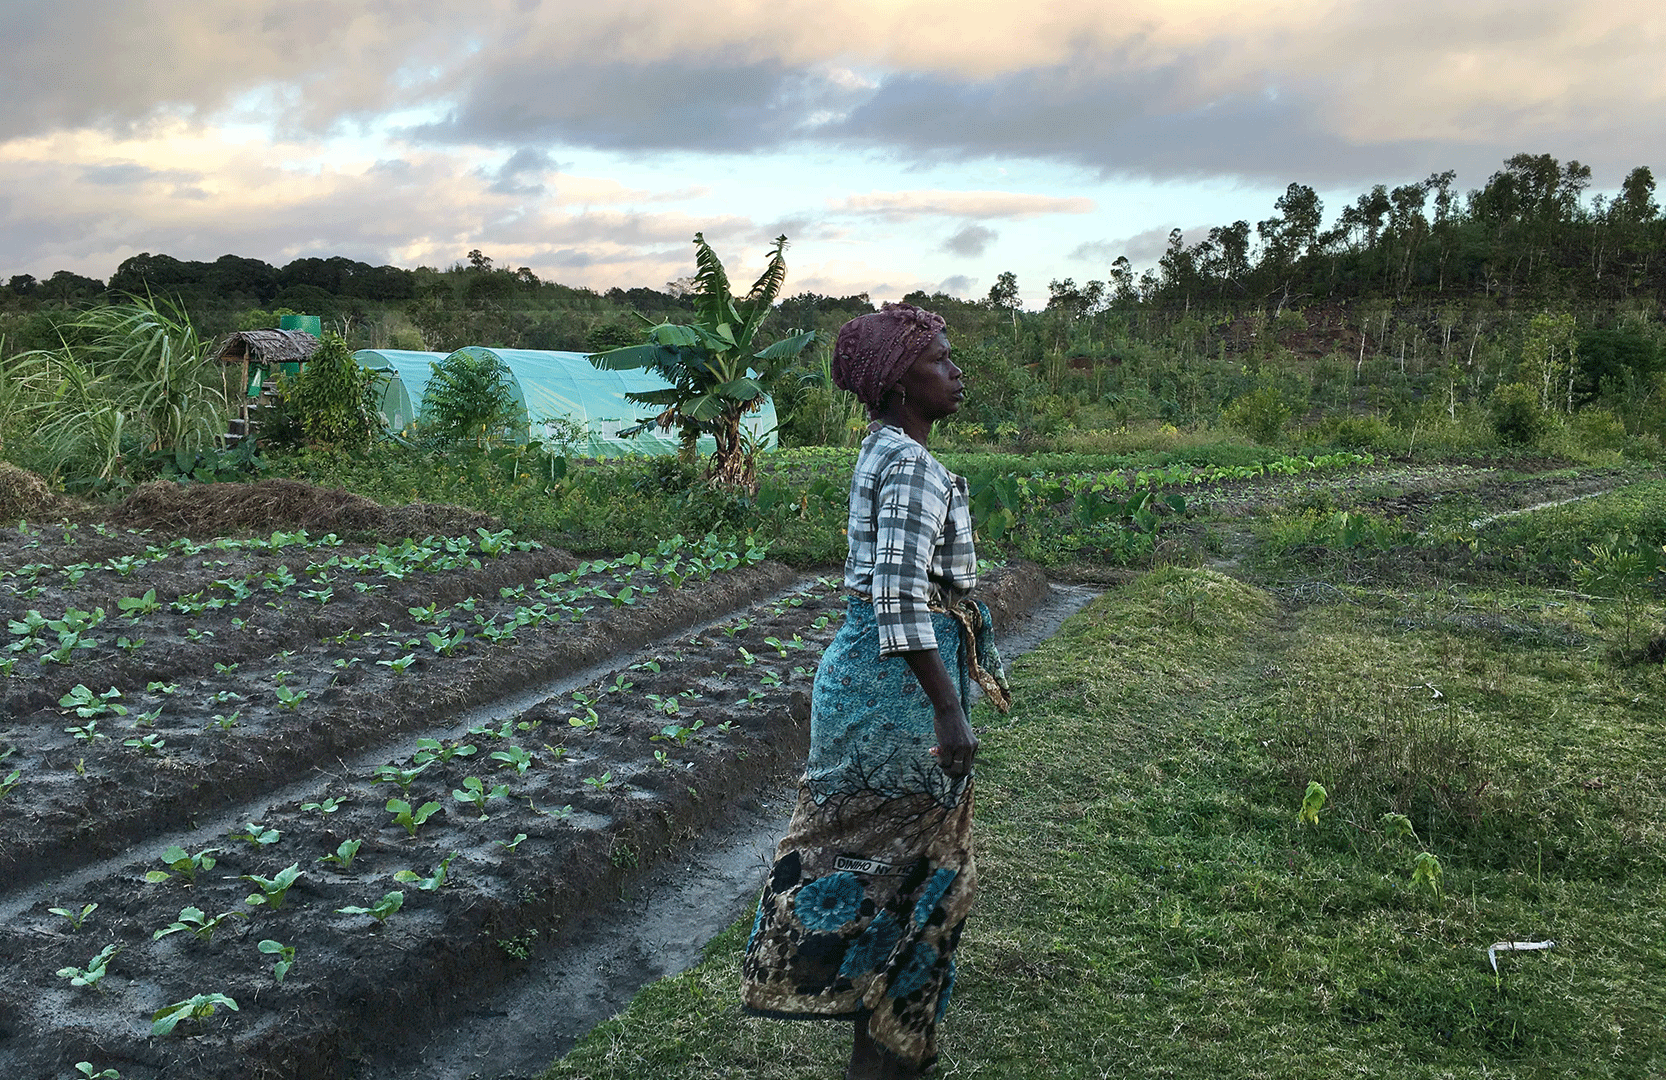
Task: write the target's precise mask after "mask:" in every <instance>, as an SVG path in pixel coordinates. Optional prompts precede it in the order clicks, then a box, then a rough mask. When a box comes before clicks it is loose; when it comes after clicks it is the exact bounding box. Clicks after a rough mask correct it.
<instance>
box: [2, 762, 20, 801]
mask: <svg viewBox="0 0 1666 1080" xmlns="http://www.w3.org/2000/svg"><path fill="white" fill-rule="evenodd" d="M22 775H23V770H22V769H13V770H12V771H11V773H10V774H9V775H7V777H6V778H5V779H4V780H0V799H4V798H5V797H6V796H7V795H10V794H11V791H12V788H14V787H16V786H17V785H18V780H19V778H20V777H21V776H22Z"/></svg>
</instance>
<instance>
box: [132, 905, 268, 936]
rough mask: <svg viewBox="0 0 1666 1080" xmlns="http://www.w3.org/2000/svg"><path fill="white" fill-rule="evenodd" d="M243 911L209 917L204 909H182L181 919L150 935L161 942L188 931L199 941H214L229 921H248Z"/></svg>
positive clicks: (180, 912) (226, 912) (225, 912)
mask: <svg viewBox="0 0 1666 1080" xmlns="http://www.w3.org/2000/svg"><path fill="white" fill-rule="evenodd" d="M247 918H248V916H247V915H245V914H243V913H242V912H241V911H222V912H220V914H218V915H208V914H206V913H205V912H204V911H203V910H202V908H198V907H182V908H180V909H179V918H178V919H176V920H174V921H173V922H171V923H169V924H168V925H167V926H164V927H163V928H162V929H160V930H158V931H156V932H155V933H153V934H151V935H150V939H151V940H152V941H161V940H162V939H163V938H165V937H167V936H168V935H169V934H178V933H182V932H184V931H186V930H189V931H190V932H191V933H193V934H195V935H196V937H197V940H199V941H213V940H214V931H216V930H218V929H219V928H220V926H221V925H222V924H223V923H224V922H225V921H226V920H227V919H247Z"/></svg>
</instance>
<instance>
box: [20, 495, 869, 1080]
mask: <svg viewBox="0 0 1666 1080" xmlns="http://www.w3.org/2000/svg"><path fill="white" fill-rule="evenodd" d="M783 590H785V591H783ZM840 593H841V590H840V589H839V588H838V585H837V582H836V581H835V580H833V579H831V578H823V579H813V578H802V577H795V575H793V574H792V573H791V572H790V571H787V570H785V569H784V568H781V567H779V566H776V565H774V564H770V563H767V562H764V561H763V552H762V551H760V550H758V549H755V548H749V547H748V546H747V545H745V544H744V543H742V544H739V545H736V544H732V543H725V542H723V541H722V540H720V539H718V538H716V537H706V538H703V539H701V540H697V541H684V540H681V539H680V538H679V539H678V540H676V541H672V542H669V543H667V544H665V545H662V546H661V547H660V548H659V549H658V550H655V551H651V552H642V553H638V554H633V555H627V556H624V557H622V558H619V559H609V560H602V561H587V562H580V561H578V560H575V559H573V558H572V557H570V556H567V555H564V554H561V553H556V552H551V551H545V550H541V549H539V548H538V547H537V546H536V545H532V544H525V543H519V542H517V541H516V540H515V539H514V538H513V537H512V536H510V535H508V534H506V533H503V532H497V533H494V532H489V531H486V530H477V531H476V533H475V534H474V535H472V536H468V537H453V538H448V539H434V538H430V539H427V540H421V541H417V540H407V541H405V542H403V543H399V544H392V545H389V544H377V545H364V544H344V543H341V542H340V541H339V540H337V539H336V538H334V537H330V536H324V537H318V536H308V535H306V534H304V533H293V534H285V533H278V534H274V535H272V536H271V537H268V538H265V539H257V540H216V541H211V542H206V543H204V542H199V541H193V540H169V539H166V538H158V537H154V536H149V535H139V534H132V533H124V532H116V531H113V530H110V529H107V528H104V527H96V526H83V527H81V528H73V527H65V526H57V527H50V526H44V527H36V526H28V527H25V528H23V529H20V530H9V531H7V532H5V533H4V534H0V618H3V619H4V622H5V624H6V629H7V633H6V635H5V637H4V638H3V639H0V669H3V670H4V672H5V677H3V678H0V755H4V756H3V759H0V786H3V787H4V791H5V794H4V796H3V797H0V836H3V837H4V840H3V841H0V909H3V912H4V916H5V917H4V923H3V925H4V930H0V1075H4V1076H7V1077H11V1076H18V1077H33V1076H76V1075H83V1074H91V1075H97V1074H98V1073H99V1072H100V1071H102V1070H104V1069H107V1068H114V1069H117V1070H119V1071H120V1074H121V1075H122V1076H123V1077H127V1078H133V1077H152V1076H162V1075H170V1076H171V1075H189V1076H200V1077H213V1076H252V1075H272V1076H278V1075H283V1076H292V1075H306V1076H328V1075H339V1074H341V1073H343V1072H344V1071H347V1070H348V1069H349V1067H350V1065H349V1063H350V1061H351V1059H352V1056H353V1052H354V1047H355V1046H356V1045H358V1044H359V1043H360V1042H361V1041H362V1040H363V1039H365V1038H367V1037H368V1036H369V1034H370V1033H375V1034H376V1035H378V1036H386V1035H392V1036H393V1037H398V1033H399V1032H400V1031H420V1030H421V1029H422V1028H423V1026H424V1025H426V1024H427V1023H429V1022H430V1021H431V1020H433V1019H434V1018H437V1017H439V1016H443V1015H446V1014H455V1013H456V1012H457V1011H458V1010H462V1009H466V1008H467V1007H468V1006H469V1003H470V1001H471V1000H472V998H473V996H474V995H475V994H478V993H479V992H481V991H483V990H484V989H485V988H487V987H489V986H491V985H493V984H495V983H496V982H498V981H499V980H501V979H502V978H504V977H505V975H506V974H507V973H509V972H511V971H512V970H513V969H514V967H515V965H517V964H520V963H522V962H524V961H525V960H526V959H527V958H529V957H535V955H536V953H537V950H538V949H539V948H541V947H550V946H551V945H552V944H555V943H557V942H558V940H559V937H560V933H561V929H562V926H563V923H564V921H565V920H567V919H568V918H569V917H570V916H571V915H573V914H575V913H578V912H582V911H583V910H584V909H585V908H586V907H587V906H588V905H590V904H591V903H592V901H593V900H594V899H596V898H598V897H605V896H608V895H616V890H617V887H618V884H619V882H620V881H621V880H622V878H623V877H624V876H625V875H627V874H629V873H630V872H631V871H632V870H633V869H634V868H636V867H637V866H639V865H643V864H645V863H647V862H649V861H651V860H653V859H654V858H656V857H657V856H658V855H659V854H660V853H661V852H662V851H664V850H665V849H666V848H667V846H668V845H671V844H674V843H676V842H679V841H681V840H684V839H686V838H688V837H690V836H692V835H694V834H695V833H696V832H697V831H698V830H700V829H701V828H703V827H705V826H706V825H708V824H710V823H711V822H712V821H714V820H715V819H717V818H718V817H719V816H721V814H722V812H723V807H724V805H725V802H726V800H727V799H728V798H729V797H731V796H732V795H734V794H736V793H739V792H747V791H751V790H753V789H754V788H755V787H756V786H757V785H758V783H759V782H760V781H761V780H762V779H764V778H766V777H769V776H772V775H784V774H785V773H786V772H787V771H789V770H792V769H796V768H797V767H798V766H799V765H800V763H801V761H802V755H803V746H804V741H805V738H806V732H805V730H804V728H805V725H804V723H803V721H804V719H805V717H806V716H807V712H808V710H807V703H806V701H805V698H804V694H805V692H807V690H808V687H809V682H810V675H811V673H812V672H813V671H814V668H815V666H816V663H817V660H818V658H819V654H820V650H821V648H822V647H823V646H824V645H825V643H826V641H827V640H829V639H830V638H831V635H832V634H833V633H834V632H835V631H836V629H837V627H838V620H839V618H840V617H841V615H842V611H843V599H842V596H841V595H840ZM720 615H726V618H725V619H724V620H723V622H722V624H721V625H720V626H717V627H713V628H710V629H704V630H699V631H698V632H691V631H693V630H694V629H695V628H697V627H699V626H700V625H702V624H704V623H705V622H707V621H708V620H710V619H712V618H714V617H717V616H720ZM668 635H670V637H669V638H668ZM656 640H659V641H661V642H662V644H661V645H659V646H656V647H655V648H654V649H652V650H650V651H649V652H647V653H637V654H635V655H631V653H632V652H633V651H634V650H637V649H639V648H640V647H641V646H643V645H645V644H647V643H649V642H652V641H656ZM667 641H669V643H664V642H667ZM608 658H615V659H614V660H612V661H610V662H603V661H608ZM564 677H565V678H566V680H567V681H566V683H565V684H562V683H559V680H561V679H563V678H564ZM552 680H557V682H555V683H552V682H551V681H552ZM539 685H541V686H542V687H543V689H542V691H541V692H539V693H533V694H527V693H525V690H526V688H528V687H532V686H539ZM517 691H520V692H522V698H521V704H520V706H519V707H517V708H516V709H515V710H512V711H508V712H502V711H500V712H499V713H497V714H489V711H488V712H481V711H480V710H476V711H475V713H474V714H473V715H468V714H467V712H468V710H469V708H470V707H472V706H479V705H481V704H483V703H487V702H491V701H496V700H501V699H502V698H503V697H504V695H505V694H508V693H511V692H517ZM95 905H96V906H95ZM81 1062H86V1063H87V1067H86V1069H82V1070H81V1071H80V1072H78V1071H77V1067H78V1063H81ZM89 1070H90V1073H89Z"/></svg>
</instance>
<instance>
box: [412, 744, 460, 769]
mask: <svg viewBox="0 0 1666 1080" xmlns="http://www.w3.org/2000/svg"><path fill="white" fill-rule="evenodd" d="M475 752H476V748H475V746H474V744H472V743H470V744H468V745H465V746H458V745H456V744H453V745H451V746H446V745H444V744H443V743H441V742H440V740H438V739H418V740H417V751H416V753H415V754H413V755H412V756H411V761H412V762H414V763H415V764H417V765H427V764H428V763H429V762H433V761H438V762H439V763H440V764H442V765H443V764H445V763H446V762H448V761H450V760H451V759H452V758H454V757H471V756H473V755H474V753H475Z"/></svg>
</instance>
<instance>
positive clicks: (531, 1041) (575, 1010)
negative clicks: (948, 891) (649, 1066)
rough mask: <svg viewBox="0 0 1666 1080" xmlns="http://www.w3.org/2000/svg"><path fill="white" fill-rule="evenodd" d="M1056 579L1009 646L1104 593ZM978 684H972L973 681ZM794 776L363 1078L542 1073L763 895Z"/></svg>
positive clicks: (1007, 653) (374, 1059)
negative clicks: (453, 1018)
mask: <svg viewBox="0 0 1666 1080" xmlns="http://www.w3.org/2000/svg"><path fill="white" fill-rule="evenodd" d="M1099 591H1100V590H1098V589H1095V588H1089V587H1084V586H1071V585H1054V586H1052V587H1051V588H1049V589H1048V591H1047V592H1046V594H1045V595H1042V596H1040V597H1038V598H1036V600H1035V602H1034V606H1032V607H1030V608H1028V609H1027V610H1021V611H1013V612H1011V613H1009V614H1008V615H1007V618H1006V623H1007V625H1006V627H1005V628H1004V629H1003V631H1002V632H1001V633H1000V634H999V635H998V636H997V642H998V644H999V647H1000V649H1001V654H1002V656H1003V657H1004V658H1006V659H1008V660H1011V659H1013V658H1016V657H1018V656H1021V655H1023V654H1024V653H1026V652H1028V651H1029V650H1031V649H1033V648H1035V647H1036V646H1037V645H1039V644H1040V643H1041V642H1043V641H1045V640H1047V639H1048V638H1049V637H1051V636H1052V635H1053V633H1054V632H1056V631H1057V630H1058V627H1059V624H1060V623H1062V622H1063V621H1064V620H1065V619H1066V618H1068V617H1069V616H1070V615H1073V614H1075V613H1076V612H1077V611H1080V610H1081V609H1082V608H1083V607H1084V606H1086V605H1087V603H1088V602H1089V601H1090V600H1092V599H1093V598H1094V597H1095V596H1097V595H1098V594H1099ZM974 692H975V691H974ZM794 795H795V787H794V784H793V782H791V781H789V782H787V783H784V784H777V785H774V786H769V787H765V788H763V789H761V790H760V791H759V792H758V793H757V794H756V795H753V796H750V797H747V798H745V799H742V800H740V801H739V802H738V803H737V805H736V806H735V808H734V816H733V818H732V819H731V820H730V821H729V822H728V823H727V824H725V825H724V826H723V827H721V828H718V829H714V830H711V831H709V832H707V833H706V834H705V835H703V836H701V837H700V838H699V839H698V840H696V841H694V842H692V843H690V844H688V845H685V846H684V847H682V848H680V849H679V850H678V851H677V852H676V853H675V855H674V856H673V857H671V858H668V859H667V860H666V861H664V862H662V863H661V864H660V865H659V866H657V867H656V868H655V869H654V870H652V871H650V872H649V873H647V874H644V875H642V876H641V877H640V878H638V879H636V880H633V881H631V882H629V883H628V884H627V886H626V890H625V892H624V894H623V895H622V896H621V897H620V898H619V899H618V900H617V901H615V902H613V903H610V904H607V905H605V906H603V907H602V908H600V910H598V911H597V913H596V914H595V915H593V916H591V917H590V918H588V919H586V920H585V921H584V922H583V923H582V924H581V925H578V926H575V927H573V928H572V929H571V931H570V932H568V933H564V934H563V936H562V938H561V940H560V941H559V942H555V943H552V944H550V945H548V946H546V947H545V948H543V949H540V950H538V954H537V957H536V960H535V961H534V963H533V964H532V965H531V966H530V967H529V969H528V970H527V971H526V972H525V973H524V975H522V976H521V977H520V978H518V979H515V980H513V981H512V982H510V983H508V984H507V985H505V986H504V987H503V989H502V990H501V991H500V992H499V993H497V994H495V995H492V996H491V997H489V998H487V999H484V1000H482V1001H480V1002H479V1003H478V1004H477V1005H476V1006H475V1007H473V1008H471V1009H470V1010H468V1012H467V1013H466V1014H465V1015H464V1016H463V1017H462V1018H461V1019H460V1020H459V1021H458V1022H456V1023H453V1024H448V1025H446V1026H444V1027H441V1028H437V1029H435V1030H433V1031H431V1032H429V1033H428V1037H427V1039H426V1040H425V1041H424V1042H421V1043H420V1044H419V1043H415V1042H411V1041H403V1042H400V1043H398V1044H396V1045H391V1046H383V1047H380V1048H377V1049H375V1050H371V1051H369V1052H367V1054H366V1055H365V1057H364V1058H363V1059H362V1060H361V1068H360V1071H359V1072H357V1073H356V1074H355V1076H356V1080H463V1078H465V1077H475V1078H480V1080H487V1078H492V1080H515V1078H523V1077H534V1076H537V1075H538V1074H540V1073H541V1072H543V1070H544V1069H545V1068H546V1067H547V1066H548V1065H549V1063H550V1062H551V1061H552V1060H554V1059H555V1058H556V1057H559V1056H560V1055H561V1054H564V1053H566V1052H567V1050H569V1049H570V1048H571V1047H572V1046H573V1044H574V1043H575V1042H577V1041H578V1039H579V1038H581V1037H583V1035H584V1034H585V1032H587V1031H589V1030H590V1028H592V1027H594V1026H595V1025H596V1024H597V1023H600V1022H601V1021H603V1020H605V1019H607V1018H608V1017H610V1016H612V1015H613V1014H614V1013H616V1012H618V1011H619V1010H621V1009H622V1008H624V1007H625V1006H626V1005H627V1004H629V1002H630V1000H631V998H632V997H633V996H634V995H635V994H636V992H637V991H638V990H640V989H641V988H642V987H644V986H646V985H647V984H649V983H651V982H654V981H655V980H657V979H661V978H664V977H666V976H668V975H674V974H676V973H678V972H681V971H684V970H686V969H687V968H689V967H691V966H693V965H694V964H695V963H696V962H698V961H699V959H700V956H701V952H702V950H703V949H704V948H705V946H706V943H707V942H708V941H710V940H711V938H712V937H713V936H715V935H716V934H717V933H718V932H719V931H721V930H723V929H724V928H725V927H727V926H728V925H729V924H730V923H732V922H734V920H735V919H737V918H739V917H740V916H741V915H742V914H744V913H745V912H746V910H747V909H748V908H749V907H750V906H751V905H752V903H753V902H754V900H755V898H756V896H757V892H758V887H759V883H760V882H761V881H762V879H763V875H764V874H765V873H766V872H767V870H768V868H769V864H770V861H771V858H772V853H773V851H774V847H775V842H776V840H777V839H779V837H780V836H781V834H782V832H784V831H785V828H786V825H787V820H788V818H789V817H790V816H791V813H792V806H793V799H794Z"/></svg>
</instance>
